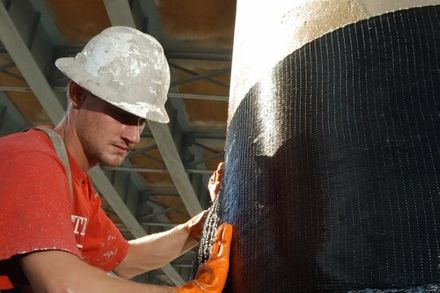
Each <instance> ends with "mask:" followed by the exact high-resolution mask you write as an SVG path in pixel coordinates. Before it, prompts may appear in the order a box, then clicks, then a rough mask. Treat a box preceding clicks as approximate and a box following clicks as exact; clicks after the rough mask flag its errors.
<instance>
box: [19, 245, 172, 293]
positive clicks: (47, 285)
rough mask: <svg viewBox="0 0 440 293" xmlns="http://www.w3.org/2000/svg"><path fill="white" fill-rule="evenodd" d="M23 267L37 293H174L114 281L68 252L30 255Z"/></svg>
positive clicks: (43, 252)
mask: <svg viewBox="0 0 440 293" xmlns="http://www.w3.org/2000/svg"><path fill="white" fill-rule="evenodd" d="M21 267H22V269H23V272H24V273H25V274H26V276H27V278H28V280H29V282H30V284H31V286H32V288H33V290H34V292H83V293H87V292H91V293H92V292H108V293H112V292H133V293H135V292H152V293H156V292H157V293H161V292H172V290H173V289H172V288H170V287H161V286H156V285H146V284H140V283H134V282H130V281H127V280H124V279H120V278H117V277H113V276H110V275H108V274H107V273H106V272H104V271H102V270H100V269H98V268H95V267H93V266H90V265H89V264H87V263H85V262H83V261H82V260H80V259H79V258H78V257H77V256H75V255H73V254H70V253H68V252H64V251H57V250H51V251H41V252H33V253H30V254H28V255H26V256H24V257H22V259H21Z"/></svg>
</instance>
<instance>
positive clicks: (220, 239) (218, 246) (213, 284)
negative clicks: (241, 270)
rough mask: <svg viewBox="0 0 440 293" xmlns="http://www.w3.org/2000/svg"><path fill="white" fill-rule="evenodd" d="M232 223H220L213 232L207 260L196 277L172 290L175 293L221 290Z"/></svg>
mask: <svg viewBox="0 0 440 293" xmlns="http://www.w3.org/2000/svg"><path fill="white" fill-rule="evenodd" d="M231 241H232V225H231V224H221V225H220V227H219V228H218V229H217V232H216V234H215V239H214V243H213V244H212V247H211V254H210V255H209V258H208V260H207V261H206V262H205V263H203V264H201V265H200V266H199V268H198V270H197V276H196V279H195V280H193V281H190V282H188V283H185V284H184V285H183V286H182V287H178V288H176V289H175V290H174V292H175V293H202V292H203V293H205V292H209V293H214V292H222V290H223V288H224V287H225V284H226V278H227V276H228V270H229V254H230V250H231Z"/></svg>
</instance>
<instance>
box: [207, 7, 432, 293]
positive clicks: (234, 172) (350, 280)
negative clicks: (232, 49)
mask: <svg viewBox="0 0 440 293" xmlns="http://www.w3.org/2000/svg"><path fill="white" fill-rule="evenodd" d="M268 83H269V85H268ZM268 88H269V89H270V93H269V94H268V91H267V89H268ZM267 100H269V101H270V105H268V104H267V102H266V101H267ZM225 166H226V169H225V174H224V181H223V190H222V194H221V196H220V198H219V200H218V203H216V205H215V206H214V207H213V212H212V215H211V217H210V219H209V220H208V224H207V225H206V227H205V230H204V231H205V233H204V235H203V239H202V245H201V248H200V251H199V262H201V261H202V260H204V259H206V257H207V254H208V253H209V246H210V239H212V236H213V231H214V230H215V228H216V227H217V226H218V224H219V223H223V222H228V223H232V224H233V225H234V234H233V243H232V249H231V268H230V273H229V277H228V282H227V286H226V289H225V291H226V292H320V291H328V292H346V291H350V290H366V289H367V288H376V289H384V290H385V289H390V288H410V287H415V286H425V287H420V288H425V289H426V288H431V289H432V288H434V289H432V290H435V288H436V287H435V285H427V284H436V283H440V274H439V265H440V263H439V254H440V226H439V225H440V175H439V174H440V6H427V7H422V8H413V9H409V10H402V11H397V12H394V13H388V14H384V15H381V16H377V17H373V18H370V19H367V20H363V21H360V22H358V23H355V24H352V25H348V26H346V27H343V28H340V29H338V30H336V31H333V32H331V33H328V34H326V35H324V36H322V37H320V38H318V39H316V40H314V41H312V42H311V43H309V44H306V45H305V46H303V47H302V48H300V49H298V50H296V51H294V52H292V53H291V54H290V55H288V56H286V57H285V58H284V59H283V60H282V61H280V62H279V63H278V64H277V65H276V66H275V67H273V69H272V70H271V71H270V72H267V74H266V76H264V77H263V78H262V79H261V80H260V81H259V82H258V83H256V84H255V85H254V86H253V87H252V88H251V90H250V91H249V92H248V94H247V95H246V97H245V98H244V99H243V100H242V101H241V103H240V105H239V106H238V108H237V110H236V111H235V113H234V115H233V117H232V119H231V121H230V124H229V128H228V135H227V143H226V161H225ZM433 286H434V287H433ZM431 289H430V290H431ZM396 290H397V289H396ZM402 290H406V289H402ZM408 290H409V289H408ZM427 291H429V290H427ZM362 292H367V291H362ZM371 292H373V291H371ZM374 292H377V291H374ZM387 292H391V291H387ZM392 292H397V291H392ZM411 292H416V291H411ZM432 292H434V291H432Z"/></svg>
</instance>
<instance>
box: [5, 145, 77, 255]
mask: <svg viewBox="0 0 440 293" xmlns="http://www.w3.org/2000/svg"><path fill="white" fill-rule="evenodd" d="M70 211H71V203H70V192H69V186H68V182H67V178H66V174H65V171H64V168H63V167H62V165H61V162H59V161H58V160H57V159H56V158H55V157H51V156H50V155H48V154H46V153H44V152H38V151H32V152H22V153H19V154H14V156H12V157H10V158H7V159H6V160H3V161H2V162H0V237H1V240H0V260H4V259H8V258H10V257H12V256H15V255H18V254H25V253H29V252H33V251H41V250H63V251H67V252H70V253H72V254H75V255H77V256H79V257H80V252H79V251H78V249H77V247H76V241H75V238H74V233H73V226H72V222H71V219H70V216H71V213H70Z"/></svg>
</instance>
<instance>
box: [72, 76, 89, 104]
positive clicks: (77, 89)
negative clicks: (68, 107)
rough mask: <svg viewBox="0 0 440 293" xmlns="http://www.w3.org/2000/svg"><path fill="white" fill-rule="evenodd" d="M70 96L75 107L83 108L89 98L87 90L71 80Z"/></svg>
mask: <svg viewBox="0 0 440 293" xmlns="http://www.w3.org/2000/svg"><path fill="white" fill-rule="evenodd" d="M69 97H70V101H71V103H72V106H73V107H74V108H81V106H82V104H83V103H84V101H85V100H86V98H87V92H86V91H85V90H83V88H82V87H81V86H79V85H78V84H77V83H76V82H74V81H72V80H71V81H70V82H69Z"/></svg>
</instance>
